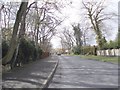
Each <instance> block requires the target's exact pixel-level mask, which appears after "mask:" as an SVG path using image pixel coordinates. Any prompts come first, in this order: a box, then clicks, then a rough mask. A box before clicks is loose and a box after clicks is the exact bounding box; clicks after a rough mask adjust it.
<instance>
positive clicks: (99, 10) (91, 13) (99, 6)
mask: <svg viewBox="0 0 120 90" xmlns="http://www.w3.org/2000/svg"><path fill="white" fill-rule="evenodd" d="M104 2H105V0H100V1H95V0H93V1H91V0H90V1H83V6H84V9H85V10H86V15H87V17H88V18H89V20H90V23H91V25H92V29H93V30H94V32H95V34H96V41H97V43H98V46H99V48H101V47H102V45H103V43H102V39H103V35H102V29H101V24H102V23H103V21H104V20H108V19H111V18H112V17H113V15H112V14H105V12H104V11H105V6H104Z"/></svg>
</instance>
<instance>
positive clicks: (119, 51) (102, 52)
mask: <svg viewBox="0 0 120 90" xmlns="http://www.w3.org/2000/svg"><path fill="white" fill-rule="evenodd" d="M97 55H98V56H120V48H119V49H108V50H97Z"/></svg>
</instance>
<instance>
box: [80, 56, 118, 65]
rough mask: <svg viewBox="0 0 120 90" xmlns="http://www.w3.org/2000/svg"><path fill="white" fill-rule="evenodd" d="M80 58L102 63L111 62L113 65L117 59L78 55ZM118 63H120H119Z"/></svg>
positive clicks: (116, 62)
mask: <svg viewBox="0 0 120 90" xmlns="http://www.w3.org/2000/svg"><path fill="white" fill-rule="evenodd" d="M80 57H81V58H85V59H91V60H98V61H103V62H111V63H114V64H118V57H105V56H93V55H88V56H86V55H80ZM119 62H120V61H119Z"/></svg>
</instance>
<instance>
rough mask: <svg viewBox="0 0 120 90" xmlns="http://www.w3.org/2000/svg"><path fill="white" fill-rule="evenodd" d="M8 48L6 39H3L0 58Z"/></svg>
mask: <svg viewBox="0 0 120 90" xmlns="http://www.w3.org/2000/svg"><path fill="white" fill-rule="evenodd" d="M8 49H9V45H8V43H7V41H5V40H3V41H2V58H3V57H4V56H5V55H6V54H7V52H8Z"/></svg>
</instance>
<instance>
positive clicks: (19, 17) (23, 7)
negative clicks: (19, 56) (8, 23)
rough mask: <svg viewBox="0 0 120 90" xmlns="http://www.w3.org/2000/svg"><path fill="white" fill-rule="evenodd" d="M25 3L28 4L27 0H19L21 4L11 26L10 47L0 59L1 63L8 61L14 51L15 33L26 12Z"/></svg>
mask: <svg viewBox="0 0 120 90" xmlns="http://www.w3.org/2000/svg"><path fill="white" fill-rule="evenodd" d="M27 5H28V2H21V5H20V7H19V10H18V12H17V16H16V20H15V24H14V27H13V34H12V38H11V42H10V48H9V50H8V52H7V54H6V56H5V57H4V58H3V59H2V64H6V63H8V62H9V61H10V60H11V59H12V57H13V54H14V51H15V49H16V47H17V33H18V31H19V26H20V22H21V19H22V16H23V14H24V12H26V9H27Z"/></svg>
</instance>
